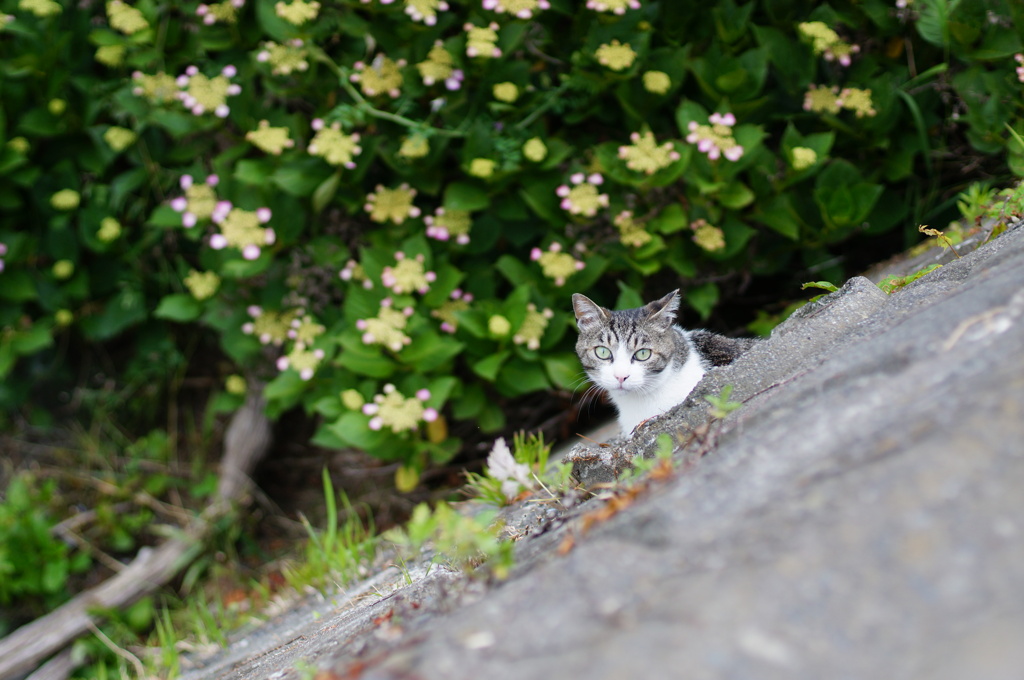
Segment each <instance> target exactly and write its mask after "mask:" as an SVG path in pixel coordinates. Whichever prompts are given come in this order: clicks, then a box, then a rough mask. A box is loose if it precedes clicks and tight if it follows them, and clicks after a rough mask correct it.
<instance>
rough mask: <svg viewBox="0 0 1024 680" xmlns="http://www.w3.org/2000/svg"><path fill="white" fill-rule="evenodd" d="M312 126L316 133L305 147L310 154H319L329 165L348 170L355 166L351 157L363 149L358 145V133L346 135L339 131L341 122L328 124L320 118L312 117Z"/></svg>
mask: <svg viewBox="0 0 1024 680" xmlns="http://www.w3.org/2000/svg"><path fill="white" fill-rule="evenodd" d="M312 126H313V130H315V131H316V134H315V135H313V139H311V140H309V146H307V147H306V150H307V151H308V152H309V153H310V155H311V156H320V157H321V158H323V159H324V160H325V161H327V162H328V163H330V164H331V165H342V166H344V167H346V168H348V169H349V170H351V169H352V168H354V167H356V162H355V161H354V160H352V159H353V158H354V157H356V156H358V155H359V154H360V153H362V151H363V148H362V147H361V146H359V133H357V132H353V133H352V134H350V135H346V134H345V133H344V132H342V131H341V123H338V122H334V123H331V125H329V126H328V125H327V124H326V123H324V121H323V119H322V118H314V119H313V122H312Z"/></svg>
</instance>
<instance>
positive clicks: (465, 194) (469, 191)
mask: <svg viewBox="0 0 1024 680" xmlns="http://www.w3.org/2000/svg"><path fill="white" fill-rule="evenodd" d="M490 205H491V199H490V197H488V195H487V192H486V191H485V190H484V189H483V188H482V187H480V186H479V185H477V184H471V183H470V182H452V183H451V184H449V185H448V186H446V187H445V188H444V207H445V208H447V209H448V210H468V211H470V212H472V211H474V210H483V209H485V208H487V207H489V206H490Z"/></svg>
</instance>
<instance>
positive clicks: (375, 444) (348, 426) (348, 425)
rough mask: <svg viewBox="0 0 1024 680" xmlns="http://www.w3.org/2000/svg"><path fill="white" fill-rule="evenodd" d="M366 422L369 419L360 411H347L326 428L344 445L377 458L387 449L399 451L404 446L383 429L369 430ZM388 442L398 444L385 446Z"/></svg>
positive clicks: (383, 455)
mask: <svg viewBox="0 0 1024 680" xmlns="http://www.w3.org/2000/svg"><path fill="white" fill-rule="evenodd" d="M368 422H369V419H368V418H367V417H366V416H364V415H363V414H362V413H356V412H355V411H347V412H345V413H344V414H342V416H341V417H340V418H338V419H337V420H336V421H334V422H333V423H331V424H330V425H328V426H327V430H329V431H330V432H331V433H332V434H333V435H334V436H335V437H337V438H338V440H339V441H342V442H344V443H345V445H346V446H351V447H354V448H357V449H361V450H363V451H366V452H367V453H370V454H372V455H374V456H377V457H379V458H384V457H385V455H387V453H388V452H389V449H391V452H393V453H398V454H400V453H401V451H402V450H403V448H404V447H402V446H401V443H400V442H399V441H398V439H397V438H396V437H395V436H394V434H392V433H391V432H390V431H389V430H385V429H380V430H371V429H370V428H369V426H368V425H367V423H368ZM389 443H396V444H398V446H394V447H390V446H387V444H389ZM392 457H394V456H392Z"/></svg>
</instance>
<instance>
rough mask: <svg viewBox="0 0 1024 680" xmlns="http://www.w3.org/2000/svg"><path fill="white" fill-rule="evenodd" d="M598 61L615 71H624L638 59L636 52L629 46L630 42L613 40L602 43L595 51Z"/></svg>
mask: <svg viewBox="0 0 1024 680" xmlns="http://www.w3.org/2000/svg"><path fill="white" fill-rule="evenodd" d="M595 56H596V57H597V61H598V63H599V64H601V65H602V66H606V67H607V68H610V69H611V70H613V71H623V70H625V69H627V68H629V67H630V66H632V65H633V62H634V61H635V60H636V52H634V51H633V48H632V47H630V46H629V43H625V44H623V43H620V42H619V41H618V40H612V41H611V43H610V44H606V45H601V46H600V47H598V48H597V52H596V53H595Z"/></svg>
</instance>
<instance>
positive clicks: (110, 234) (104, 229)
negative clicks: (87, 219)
mask: <svg viewBox="0 0 1024 680" xmlns="http://www.w3.org/2000/svg"><path fill="white" fill-rule="evenodd" d="M120 235H121V223H120V222H118V221H117V220H115V219H114V218H113V217H104V218H103V219H102V220H100V228H99V230H98V231H97V232H96V238H97V239H99V240H100V241H102V242H103V243H110V242H111V241H113V240H115V239H117V238H118V237H119V236H120Z"/></svg>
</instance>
